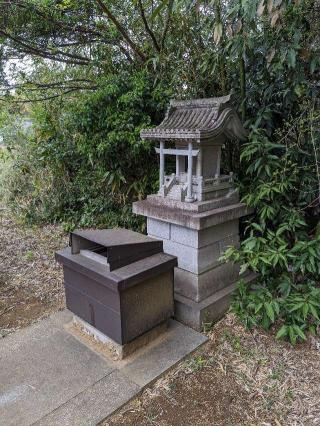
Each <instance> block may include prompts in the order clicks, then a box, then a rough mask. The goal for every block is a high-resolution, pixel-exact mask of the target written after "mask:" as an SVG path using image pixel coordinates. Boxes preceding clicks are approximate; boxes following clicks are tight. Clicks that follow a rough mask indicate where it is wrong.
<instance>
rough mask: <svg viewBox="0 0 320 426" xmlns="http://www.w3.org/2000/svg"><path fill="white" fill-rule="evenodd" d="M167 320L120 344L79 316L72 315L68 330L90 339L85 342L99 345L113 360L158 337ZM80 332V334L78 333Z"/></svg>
mask: <svg viewBox="0 0 320 426" xmlns="http://www.w3.org/2000/svg"><path fill="white" fill-rule="evenodd" d="M168 324H169V321H164V322H163V323H161V324H159V325H157V326H156V327H154V328H153V329H152V330H149V331H148V332H146V333H144V334H142V335H141V336H139V337H137V338H136V339H134V340H132V341H131V342H129V343H126V344H124V345H120V344H119V343H117V342H115V341H114V340H112V339H110V337H108V336H106V335H105V334H103V333H101V331H99V330H97V329H96V328H95V327H93V326H92V325H90V324H88V323H87V322H86V321H83V320H82V319H81V318H79V317H77V316H76V315H74V317H73V324H72V328H71V327H69V331H70V332H71V333H73V334H76V335H78V337H79V338H80V339H81V340H91V342H86V343H87V344H89V345H90V343H91V345H93V346H97V345H98V346H99V350H100V351H103V353H104V354H105V355H106V356H107V357H108V358H110V359H112V360H113V361H119V360H122V359H124V358H126V357H128V356H129V355H132V354H133V353H134V352H136V351H137V350H138V349H141V348H142V347H144V346H146V345H148V343H150V342H152V341H153V340H154V339H156V338H157V337H159V336H160V335H161V334H163V333H164V332H166V331H167V329H168ZM80 333H81V335H80Z"/></svg>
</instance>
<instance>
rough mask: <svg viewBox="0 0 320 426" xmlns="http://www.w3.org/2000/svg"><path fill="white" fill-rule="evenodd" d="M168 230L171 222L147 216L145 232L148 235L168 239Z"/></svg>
mask: <svg viewBox="0 0 320 426" xmlns="http://www.w3.org/2000/svg"><path fill="white" fill-rule="evenodd" d="M170 230H171V223H168V222H163V221H161V220H157V219H152V218H151V217H148V219H147V232H148V234H149V235H154V237H155V238H161V239H165V240H170Z"/></svg>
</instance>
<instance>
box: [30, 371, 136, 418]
mask: <svg viewBox="0 0 320 426" xmlns="http://www.w3.org/2000/svg"><path fill="white" fill-rule="evenodd" d="M140 389H141V388H140V386H139V385H137V384H135V383H133V382H132V381H131V380H129V379H128V377H126V376H124V375H122V374H121V373H120V372H119V371H118V370H115V371H113V372H112V373H111V374H109V375H108V376H106V377H104V378H103V379H101V380H100V381H98V382H96V383H94V384H93V386H91V387H90V388H89V389H86V390H84V391H83V392H81V393H79V394H78V395H76V396H75V397H74V398H72V399H71V400H70V401H67V402H66V404H64V405H61V406H60V407H58V408H57V409H56V410H54V411H52V412H51V413H50V414H48V415H47V416H45V417H43V418H42V419H41V420H39V421H37V422H36V423H34V426H96V425H97V424H98V423H100V422H101V421H102V420H104V419H105V418H106V417H108V416H109V415H110V414H112V413H113V412H114V411H115V410H117V409H119V408H120V407H121V406H122V405H124V404H125V403H126V402H128V401H129V400H130V399H131V398H133V397H134V396H135V395H136V394H137V393H138V392H140Z"/></svg>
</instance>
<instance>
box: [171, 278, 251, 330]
mask: <svg viewBox="0 0 320 426" xmlns="http://www.w3.org/2000/svg"><path fill="white" fill-rule="evenodd" d="M255 278H256V275H254V274H251V275H248V276H246V277H245V278H244V279H245V280H246V281H247V282H249V281H252V280H254V279H255ZM234 290H235V283H232V284H231V285H229V286H228V287H225V288H223V289H222V290H220V291H218V292H217V293H214V294H213V295H211V296H209V297H207V298H206V299H203V300H202V301H201V302H195V301H193V300H191V299H188V298H187V297H184V296H181V295H180V294H175V318H176V319H177V320H178V321H181V322H183V323H184V324H186V325H188V326H189V327H192V328H194V329H195V330H201V329H202V327H203V325H204V324H206V323H212V322H215V321H217V320H219V319H220V318H221V317H222V315H223V314H224V313H225V312H226V311H227V310H228V308H229V305H230V301H231V297H232V293H233V291H234Z"/></svg>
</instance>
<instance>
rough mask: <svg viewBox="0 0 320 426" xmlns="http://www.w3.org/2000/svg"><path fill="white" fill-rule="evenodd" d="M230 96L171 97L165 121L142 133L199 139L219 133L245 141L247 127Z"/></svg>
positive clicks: (144, 136) (152, 136) (150, 136)
mask: <svg viewBox="0 0 320 426" xmlns="http://www.w3.org/2000/svg"><path fill="white" fill-rule="evenodd" d="M229 101H230V95H227V96H221V97H218V98H203V99H190V100H175V99H173V100H171V101H170V105H169V108H168V110H167V113H166V115H165V118H164V119H163V121H162V122H161V123H160V124H159V125H158V126H157V127H154V128H152V129H144V130H142V131H141V132H140V135H141V138H142V139H151V140H160V139H166V140H181V139H183V140H188V139H189V140H190V139H193V140H197V141H198V142H200V141H201V140H203V139H206V140H208V139H214V138H215V137H217V136H219V135H221V134H222V135H224V136H225V137H227V138H238V139H241V140H244V139H245V138H246V136H247V131H246V130H245V129H244V127H243V125H242V123H241V121H240V119H239V117H238V115H237V113H236V111H235V110H234V108H232V106H231V105H230V104H229Z"/></svg>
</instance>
